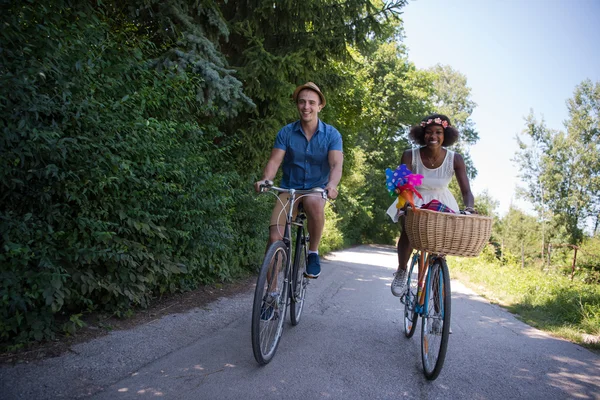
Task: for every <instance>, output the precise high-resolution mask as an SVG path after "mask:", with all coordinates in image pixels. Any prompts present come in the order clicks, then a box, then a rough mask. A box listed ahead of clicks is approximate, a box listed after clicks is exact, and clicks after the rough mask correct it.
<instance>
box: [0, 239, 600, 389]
mask: <svg viewBox="0 0 600 400" xmlns="http://www.w3.org/2000/svg"><path fill="white" fill-rule="evenodd" d="M394 263H395V253H394V250H393V248H391V247H389V246H362V247H357V248H354V249H350V250H345V251H341V252H336V253H333V254H332V255H330V256H329V257H327V260H324V261H323V273H322V275H321V277H320V278H319V279H318V280H316V281H314V282H313V283H311V285H310V286H309V292H308V299H307V305H306V306H307V307H306V309H305V314H304V315H303V319H302V321H301V323H300V324H299V325H298V326H296V327H292V326H291V325H290V324H289V323H287V324H286V326H285V331H284V336H283V338H282V341H281V344H280V346H279V349H278V352H277V355H276V356H275V359H274V360H273V361H272V362H271V363H270V364H269V365H267V366H264V367H260V366H258V365H257V364H256V362H255V361H254V358H253V356H252V348H251V343H250V309H251V301H252V292H247V293H242V294H240V295H237V296H234V297H231V298H224V299H221V300H219V301H217V302H214V303H212V304H209V305H208V306H207V307H205V308H203V309H196V310H192V311H190V312H188V313H185V314H175V315H170V316H167V317H164V318H162V319H160V320H156V321H153V322H150V323H148V324H146V325H143V326H139V327H137V328H135V329H132V330H129V331H119V332H113V333H111V334H110V335H108V336H105V337H102V338H99V339H96V340H94V341H92V342H89V343H85V344H80V345H77V346H74V347H73V349H72V352H71V353H69V354H66V355H63V356H61V357H58V358H53V359H48V360H45V361H42V362H38V363H33V364H23V365H17V366H14V367H7V366H4V367H2V368H0V398H1V399H4V400H12V399H28V400H30V399H76V398H92V399H98V400H100V399H107V400H108V399H111V400H112V399H156V398H162V399H182V400H187V399H190V400H191V399H194V400H196V399H236V400H238V399H309V400H310V399H345V400H353V399H357V400H358V399H398V398H411V399H412V398H418V399H503V400H504V399H522V398H527V399H546V400H547V399H565V398H573V399H600V357H599V356H598V355H596V354H594V353H592V352H590V351H588V350H586V349H584V348H582V347H580V346H577V345H574V344H571V343H569V342H566V341H563V340H558V339H555V338H551V337H549V336H548V335H546V334H544V333H542V332H540V331H538V330H536V329H533V328H531V327H529V326H527V325H525V324H523V323H522V322H520V321H518V320H517V319H515V318H514V317H513V316H512V315H511V314H510V313H508V312H506V311H504V310H503V309H501V308H500V307H498V306H495V305H491V304H489V302H487V301H486V300H484V299H482V298H481V297H479V296H477V295H475V294H474V293H473V292H471V291H470V290H468V289H466V288H465V287H463V286H462V285H461V284H460V283H459V282H457V281H452V330H453V334H452V335H451V336H450V343H449V348H448V354H447V357H446V363H445V366H444V369H443V370H442V373H441V375H440V376H439V378H438V379H437V380H436V381H434V382H428V381H426V380H425V378H424V377H423V374H422V372H421V360H420V347H419V343H420V342H419V341H420V332H419V329H417V333H416V334H415V336H414V337H413V338H412V339H406V338H405V337H404V335H403V333H402V331H401V314H402V307H401V304H400V303H399V301H398V299H396V298H395V297H393V296H391V294H390V291H389V285H390V282H391V279H392V272H393V265H394Z"/></svg>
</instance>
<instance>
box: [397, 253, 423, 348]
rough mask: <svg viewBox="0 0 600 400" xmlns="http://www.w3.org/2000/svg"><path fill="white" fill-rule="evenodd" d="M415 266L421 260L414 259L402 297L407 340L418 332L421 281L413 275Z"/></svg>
mask: <svg viewBox="0 0 600 400" xmlns="http://www.w3.org/2000/svg"><path fill="white" fill-rule="evenodd" d="M415 265H416V266H417V270H418V265H419V258H418V256H417V258H414V257H413V258H412V262H411V264H410V269H409V270H408V275H407V278H406V279H407V283H406V288H407V290H406V293H405V294H404V296H403V297H401V300H402V302H403V303H404V335H405V336H406V337H407V338H409V339H410V338H411V337H413V335H414V334H415V331H416V330H417V320H418V318H419V315H418V314H417V312H416V311H415V308H416V306H417V303H418V301H419V299H418V298H417V293H418V288H419V280H418V279H414V278H413V276H412V274H413V271H414V269H415Z"/></svg>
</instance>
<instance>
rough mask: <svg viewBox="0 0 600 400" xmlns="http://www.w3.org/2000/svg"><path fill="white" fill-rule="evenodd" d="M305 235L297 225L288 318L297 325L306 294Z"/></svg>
mask: <svg viewBox="0 0 600 400" xmlns="http://www.w3.org/2000/svg"><path fill="white" fill-rule="evenodd" d="M306 245H307V237H306V236H305V235H304V227H302V226H301V227H298V235H297V236H296V251H295V252H294V266H293V267H292V287H293V290H292V291H291V293H290V295H291V300H292V301H291V306H290V320H291V321H292V325H298V323H299V322H300V317H301V316H302V310H303V309H304V298H305V295H306V286H307V285H308V278H307V277H306V276H304V273H305V272H306V263H307V258H308V254H307V252H306Z"/></svg>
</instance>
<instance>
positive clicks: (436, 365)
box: [421, 258, 450, 380]
mask: <svg viewBox="0 0 600 400" xmlns="http://www.w3.org/2000/svg"><path fill="white" fill-rule="evenodd" d="M425 294H426V299H425V306H426V308H425V310H424V313H423V316H422V324H421V356H422V360H423V372H424V373H425V377H426V378H427V379H429V380H434V379H436V378H437V377H438V375H439V374H440V371H441V370H442V367H443V365H444V359H445V358H446V350H447V348H448V336H449V335H450V275H449V273H448V265H446V262H445V261H444V260H443V259H440V258H438V259H436V260H435V261H434V262H433V264H432V265H431V266H430V267H429V271H428V273H427V281H426V286H425Z"/></svg>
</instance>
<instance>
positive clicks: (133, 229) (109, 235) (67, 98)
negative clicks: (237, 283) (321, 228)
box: [0, 1, 268, 346]
mask: <svg viewBox="0 0 600 400" xmlns="http://www.w3.org/2000/svg"><path fill="white" fill-rule="evenodd" d="M3 18H4V17H3ZM10 18H12V19H11V20H10V21H8V23H9V24H10V25H11V26H12V27H13V28H14V29H12V30H8V29H3V31H2V43H3V48H2V52H1V53H0V57H1V60H0V61H1V67H0V68H2V70H1V71H0V80H1V82H0V84H1V89H0V90H1V92H0V102H1V103H0V104H1V110H0V112H1V116H2V118H0V121H1V122H0V124H1V129H2V139H1V142H0V149H1V151H0V171H1V172H0V188H1V190H0V192H1V195H0V199H1V206H0V237H1V238H2V243H1V246H2V252H1V253H0V339H1V341H2V343H3V345H4V346H14V345H16V344H19V343H26V342H28V341H30V340H42V339H48V338H52V337H54V336H55V334H56V333H57V332H61V331H62V332H73V331H74V330H75V329H76V328H77V327H78V326H80V325H81V321H80V320H79V316H80V315H81V313H83V312H87V311H91V310H104V311H109V312H115V313H117V314H123V313H127V312H128V310H129V309H130V308H131V307H134V306H142V307H144V306H147V305H148V304H149V302H150V301H151V299H152V298H153V297H155V296H157V295H160V294H162V293H165V292H173V291H177V290H186V289H190V288H193V287H196V286H198V285H199V284H203V283H207V282H212V281H216V280H218V281H222V280H227V279H231V278H233V277H235V276H237V275H239V274H240V273H242V272H243V270H244V269H252V268H255V265H256V263H257V262H258V259H257V258H259V257H260V254H261V252H262V250H263V249H264V243H265V242H264V240H265V238H266V234H265V230H264V225H265V223H264V221H267V215H268V206H267V205H265V204H263V203H261V202H256V201H254V200H253V199H254V196H253V195H252V193H251V184H250V181H249V179H248V178H247V177H242V176H240V175H239V173H237V172H235V168H234V167H233V166H232V165H230V164H229V162H228V160H229V159H230V158H231V157H230V156H229V154H228V152H229V149H228V148H226V147H222V146H221V147H218V146H216V145H215V144H213V143H214V142H215V139H216V138H218V137H219V136H220V135H221V133H220V132H219V130H218V129H217V127H216V126H217V123H218V122H219V121H220V120H219V118H221V119H222V118H224V117H226V115H221V116H215V115H213V114H212V109H213V108H214V107H215V106H214V102H213V103H212V104H211V102H208V101H200V100H199V99H198V95H199V93H202V92H203V90H205V89H206V88H207V87H208V86H209V85H210V83H209V82H205V79H204V78H203V77H202V76H201V75H199V74H196V73H188V72H186V71H182V70H181V69H177V68H176V67H172V66H171V67H168V68H156V65H157V61H156V59H150V58H151V57H153V56H155V55H156V54H158V51H157V48H156V46H155V44H153V43H151V42H149V41H147V40H145V38H144V37H143V35H137V36H135V35H133V33H135V30H134V29H133V28H132V27H131V26H127V24H122V25H121V26H120V28H119V29H117V28H115V26H114V21H104V20H103V18H105V15H103V13H101V12H98V11H94V10H92V9H89V8H87V6H86V5H85V4H84V5H76V3H70V2H60V1H56V2H50V3H49V4H46V5H44V6H40V5H35V6H33V5H28V4H20V2H15V4H13V5H12V10H11V13H10ZM109 22H113V24H112V25H111V24H109ZM163 64H164V63H163ZM164 65H166V64H164ZM227 79H230V77H228V78H227ZM221 83H222V82H221ZM229 103H230V104H229V106H230V107H234V108H235V107H236V104H238V106H237V107H238V108H239V107H240V105H239V104H240V102H237V101H236V100H232V99H229ZM211 115H213V117H211ZM211 121H214V123H211Z"/></svg>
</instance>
